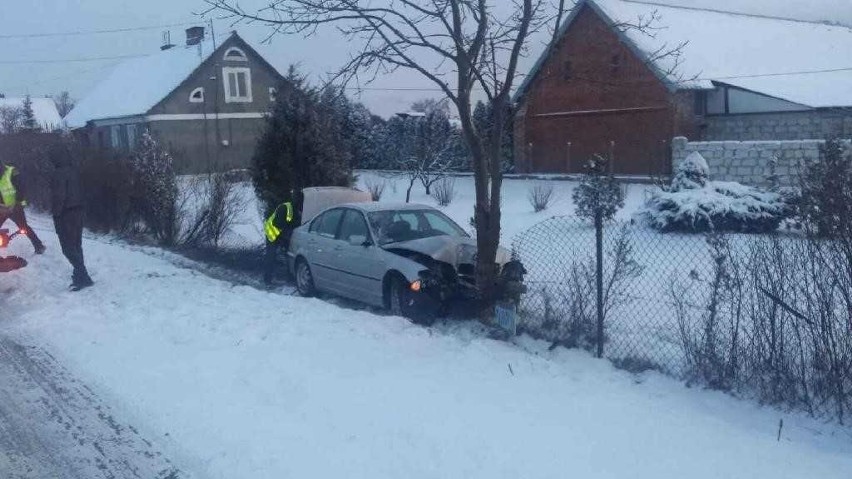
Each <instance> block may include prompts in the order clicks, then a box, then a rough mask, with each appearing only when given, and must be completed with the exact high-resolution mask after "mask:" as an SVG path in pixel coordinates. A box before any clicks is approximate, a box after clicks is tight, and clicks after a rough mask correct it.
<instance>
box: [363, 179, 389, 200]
mask: <svg viewBox="0 0 852 479" xmlns="http://www.w3.org/2000/svg"><path fill="white" fill-rule="evenodd" d="M385 186H387V183H386V182H385V181H384V180H377V179H375V178H367V179H366V180H364V187H365V188H367V192H369V193H370V198H372V199H373V201H379V200H380V199H382V195H383V194H384V192H385Z"/></svg>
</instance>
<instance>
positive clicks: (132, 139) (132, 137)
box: [126, 123, 139, 151]
mask: <svg viewBox="0 0 852 479" xmlns="http://www.w3.org/2000/svg"><path fill="white" fill-rule="evenodd" d="M126 128H127V149H128V150H131V151H132V150H133V149H134V148H135V147H136V141H137V140H138V138H139V135H138V134H137V131H136V130H137V128H136V124H135V123H130V124H128V125H127V127H126Z"/></svg>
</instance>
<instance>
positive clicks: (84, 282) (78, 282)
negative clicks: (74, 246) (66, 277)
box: [68, 271, 95, 292]
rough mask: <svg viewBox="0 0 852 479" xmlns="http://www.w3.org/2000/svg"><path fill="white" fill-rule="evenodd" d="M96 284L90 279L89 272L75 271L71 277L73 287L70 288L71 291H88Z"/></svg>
mask: <svg viewBox="0 0 852 479" xmlns="http://www.w3.org/2000/svg"><path fill="white" fill-rule="evenodd" d="M94 284H95V282H94V281H92V278H91V277H89V273H88V272H87V271H79V272H78V271H74V274H73V275H72V277H71V286H69V287H68V289H69V290H71V291H74V292H76V291H80V290H81V289H86V288H88V287H89V286H93V285H94Z"/></svg>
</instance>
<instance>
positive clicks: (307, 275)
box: [296, 258, 316, 296]
mask: <svg viewBox="0 0 852 479" xmlns="http://www.w3.org/2000/svg"><path fill="white" fill-rule="evenodd" d="M296 290H297V291H299V294H301V295H302V296H313V295H314V294H316V287H315V286H314V276H313V274H311V267H310V266H308V262H307V261H305V259H304V258H299V259H298V260H297V261H296Z"/></svg>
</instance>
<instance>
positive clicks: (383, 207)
mask: <svg viewBox="0 0 852 479" xmlns="http://www.w3.org/2000/svg"><path fill="white" fill-rule="evenodd" d="M337 207H342V208H353V209H356V210H361V211H363V212H365V213H372V212H374V211H406V210H409V211H410V210H435V208H434V207H432V206H429V205H421V204H417V203H382V202H379V201H371V202H367V203H344V204H341V205H337Z"/></svg>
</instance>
